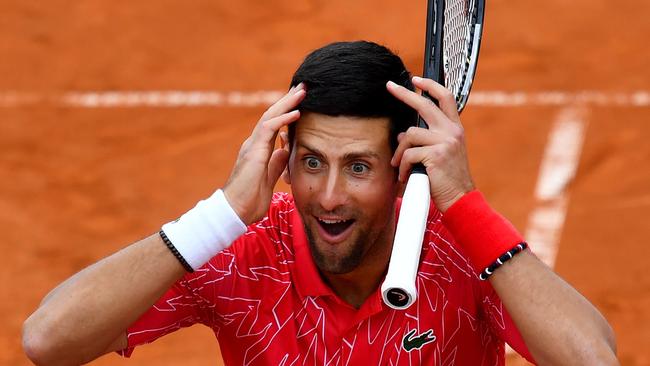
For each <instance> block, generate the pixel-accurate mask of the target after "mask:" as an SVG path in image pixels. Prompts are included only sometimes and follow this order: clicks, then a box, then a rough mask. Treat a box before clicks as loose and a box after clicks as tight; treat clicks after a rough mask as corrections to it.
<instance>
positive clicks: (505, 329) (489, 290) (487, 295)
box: [479, 281, 535, 364]
mask: <svg viewBox="0 0 650 366" xmlns="http://www.w3.org/2000/svg"><path fill="white" fill-rule="evenodd" d="M479 286H480V291H481V299H482V304H481V305H482V311H483V313H484V315H485V317H486V318H487V321H488V324H489V326H490V328H491V329H492V331H493V332H494V333H495V334H496V335H497V337H499V338H500V339H502V340H503V341H504V342H506V343H507V344H508V345H510V347H512V349H514V350H515V351H516V352H517V353H519V354H520V355H521V356H522V357H524V358H525V359H526V360H528V361H529V362H531V363H533V364H535V360H533V356H532V355H531V354H530V351H529V350H528V347H527V346H526V343H524V339H523V337H522V336H521V333H519V330H518V329H517V326H516V325H515V323H514V321H513V320H512V318H511V317H510V314H508V311H507V310H506V308H505V306H503V303H502V302H501V299H500V298H499V296H498V295H497V293H496V291H495V290H494V288H493V287H492V285H491V284H490V282H488V281H480V283H479Z"/></svg>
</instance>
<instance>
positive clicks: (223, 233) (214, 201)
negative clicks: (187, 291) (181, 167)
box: [162, 189, 246, 270]
mask: <svg viewBox="0 0 650 366" xmlns="http://www.w3.org/2000/svg"><path fill="white" fill-rule="evenodd" d="M162 230H163V231H164V232H165V235H167V238H169V240H170V241H171V242H172V244H174V247H176V250H178V252H179V253H180V254H181V255H182V256H183V258H185V260H186V261H187V263H189V265H190V266H192V268H193V269H195V270H196V269H198V268H200V267H201V266H203V265H204V264H205V263H207V262H208V261H209V260H210V259H211V258H212V257H214V256H215V255H217V254H218V253H219V252H221V251H222V250H224V249H226V248H228V247H229V246H230V244H231V243H232V242H233V241H235V239H237V238H238V237H239V236H241V235H242V234H244V233H245V232H246V225H245V224H244V223H243V222H242V221H241V219H240V218H239V216H237V213H236V212H235V210H233V209H232V207H230V204H229V203H228V200H226V196H225V195H224V194H223V191H222V190H221V189H219V190H217V191H216V192H214V194H213V195H212V196H210V197H209V198H207V199H205V200H202V201H199V203H197V204H196V206H194V208H192V209H191V210H189V211H187V212H186V213H185V214H183V215H182V216H181V217H180V218H179V219H178V220H175V221H172V222H170V223H167V224H165V225H163V227H162Z"/></svg>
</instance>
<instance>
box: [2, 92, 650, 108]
mask: <svg viewBox="0 0 650 366" xmlns="http://www.w3.org/2000/svg"><path fill="white" fill-rule="evenodd" d="M283 94H284V92H283V91H281V90H257V91H226V92H224V91H202V90H189V91H181V90H150V91H129V90H127V91H70V92H63V93H61V94H54V95H44V94H37V93H20V92H0V108H2V107H4V108H11V107H19V106H29V105H36V104H39V103H44V102H46V103H49V104H53V105H61V106H66V107H74V108H134V107H145V108H165V107H265V106H269V105H271V104H273V103H274V102H275V101H277V100H278V99H280V97H281V96H282V95H283ZM468 105H469V106H476V107H517V106H570V105H585V106H619V107H649V106H650V91H646V90H639V91H634V92H603V91H594V90H584V91H577V92H567V91H540V92H522V91H517V92H505V91H481V90H476V91H474V92H472V93H471V95H470V99H469V104H468Z"/></svg>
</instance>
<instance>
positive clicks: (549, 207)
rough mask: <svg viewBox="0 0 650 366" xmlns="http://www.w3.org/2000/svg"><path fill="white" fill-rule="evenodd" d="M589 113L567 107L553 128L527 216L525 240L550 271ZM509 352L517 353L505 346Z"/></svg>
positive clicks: (573, 107)
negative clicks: (533, 198) (533, 206)
mask: <svg viewBox="0 0 650 366" xmlns="http://www.w3.org/2000/svg"><path fill="white" fill-rule="evenodd" d="M586 113H587V110H586V108H585V107H584V106H569V107H565V108H563V109H562V110H561V111H560V113H559V114H558V116H557V118H556V120H555V122H554V123H553V126H551V131H550V133H549V137H548V142H547V144H546V148H545V150H544V155H543V157H542V164H541V166H540V171H539V177H538V178H537V186H536V188H535V201H536V206H535V208H534V209H533V211H532V212H531V213H530V216H529V217H528V224H527V228H526V234H525V235H524V237H525V238H526V241H527V242H528V243H529V244H530V247H531V249H532V250H533V252H534V253H535V255H536V256H537V257H538V258H539V259H540V260H541V261H542V262H544V263H546V265H548V266H549V267H551V268H553V266H554V265H555V260H556V258H557V250H558V245H559V241H560V235H561V234H562V229H563V227H564V221H565V218H566V211H567V206H568V203H569V193H568V192H567V186H568V185H569V184H570V183H571V182H572V181H573V178H574V177H575V174H576V171H577V169H578V162H579V161H580V153H581V151H582V144H583V142H584V136H585V131H586V129H587V122H586ZM506 353H508V354H512V353H515V351H514V350H513V349H512V348H511V347H510V346H508V345H506Z"/></svg>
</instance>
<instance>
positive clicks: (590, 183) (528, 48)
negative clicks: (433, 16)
mask: <svg viewBox="0 0 650 366" xmlns="http://www.w3.org/2000/svg"><path fill="white" fill-rule="evenodd" d="M425 4H426V3H425V1H424V0H417V1H404V2H400V1H386V0H374V1H366V0H364V1H353V2H348V1H339V0H331V1H284V0H283V1H269V2H260V1H251V0H244V1H237V2H234V1H224V0H211V1H204V0H198V1H191V2H185V1H180V0H175V1H174V0H161V1H156V2H152V1H149V2H120V1H117V2H116V1H109V0H91V1H82V2H74V1H63V0H51V1H46V2H33V1H22V0H13V1H11V0H4V1H3V2H2V18H1V20H0V55H1V56H0V75H1V77H0V176H1V177H2V179H0V228H2V241H1V244H0V249H1V251H2V258H3V260H2V266H1V269H0V285H1V286H2V287H1V289H2V291H1V293H2V301H0V324H2V330H1V331H0V364H2V365H24V364H28V360H27V359H26V358H25V356H23V353H22V350H21V346H20V328H21V324H22V322H23V321H24V320H25V319H26V318H27V316H28V315H29V314H30V313H31V312H32V311H33V310H34V309H35V308H36V307H37V305H38V303H39V301H40V300H41V299H42V298H43V296H44V295H45V294H46V293H47V292H48V291H49V290H50V289H52V288H53V287H54V286H56V285H57V284H58V283H60V282H61V281H63V280H64V279H65V278H67V277H68V276H70V275H72V274H73V273H74V272H77V271H78V270H80V269H82V268H83V267H85V266H87V265H89V264H91V263H93V262H94V261H96V260H98V259H100V258H102V257H104V256H106V255H109V254H110V253H112V252H114V251H116V250H118V249H120V248H122V247H123V246H125V245H127V244H128V243H130V242H133V241H135V240H138V239H140V238H142V237H144V236H146V235H149V234H150V233H152V232H154V231H157V230H158V229H159V227H160V225H161V224H162V223H164V222H166V221H169V220H171V219H173V218H175V217H176V216H178V215H179V214H180V213H182V212H184V211H185V210H187V209H188V208H190V207H191V206H192V205H193V204H194V203H195V202H196V201H197V200H199V199H201V198H204V197H206V196H208V195H209V194H210V193H211V192H213V191H214V190H215V189H216V188H218V187H220V186H221V185H223V184H224V182H225V180H226V178H227V177H228V174H229V171H230V167H231V166H232V163H233V161H234V158H235V156H236V153H237V151H238V149H239V145H240V143H241V142H242V141H243V140H244V138H245V137H246V136H247V134H248V132H249V131H250V129H251V127H252V126H253V124H254V123H255V122H256V121H257V119H258V118H259V116H260V114H261V113H262V112H263V111H264V110H265V108H266V103H267V99H269V98H272V96H273V95H274V94H273V93H272V92H275V91H282V90H285V89H286V88H287V84H288V82H289V80H290V76H291V74H292V72H293V70H294V69H295V67H296V66H297V65H298V64H299V63H300V61H301V60H302V58H303V57H304V55H305V54H306V53H307V52H309V51H310V50H312V49H314V48H316V47H319V46H321V45H324V44H326V43H329V42H332V41H336V40H355V39H368V40H374V41H377V42H380V43H384V44H386V45H388V46H390V47H391V48H392V49H394V50H396V51H397V52H398V53H399V54H400V55H401V56H402V57H403V58H404V60H405V62H406V63H407V65H408V66H409V68H410V69H411V70H413V71H414V72H415V73H419V72H420V70H421V57H422V47H423V43H424V41H423V38H424V35H423V29H424V21H425V19H424V17H425V15H424V9H425V6H426V5H425ZM648 14H650V3H649V2H646V1H632V0H622V1H618V2H606V1H602V0H600V1H587V0H574V1H566V0H551V1H543V2H540V1H533V0H523V1H505V0H492V1H489V4H488V8H487V14H486V29H485V38H484V42H483V47H482V54H481V61H480V64H479V70H478V78H477V82H476V84H475V87H474V91H475V93H476V94H475V97H474V98H472V97H470V102H469V105H468V107H467V109H466V111H465V112H464V113H463V123H464V125H465V127H466V130H467V136H468V137H467V139H468V145H469V153H470V162H471V164H472V168H473V174H474V177H475V180H476V183H477V185H478V187H479V188H480V189H481V190H483V192H484V193H485V194H486V195H487V196H488V198H489V200H490V201H491V202H492V204H493V205H494V206H495V207H496V208H497V209H499V210H500V211H501V212H502V213H504V214H505V215H506V216H507V217H509V218H510V219H511V220H512V221H513V223H514V224H515V225H516V226H517V227H518V228H519V229H520V230H521V231H523V232H527V233H528V232H530V233H533V232H534V233H537V235H540V236H539V237H540V238H542V239H543V240H542V239H540V242H543V243H542V244H539V245H546V244H548V243H551V244H553V243H555V244H557V256H551V258H552V259H554V261H553V262H554V267H555V268H556V270H557V271H558V272H559V273H560V274H561V275H562V276H563V277H564V278H565V279H567V280H568V281H569V282H570V283H571V284H573V285H574V286H575V287H576V288H577V289H578V290H579V291H580V292H582V293H583V294H584V295H585V296H586V297H588V298H589V299H590V300H591V301H592V302H593V303H594V304H595V305H596V306H597V307H598V308H599V309H600V311H601V312H602V313H603V314H604V315H605V316H606V317H607V319H608V320H609V321H610V323H611V324H612V325H613V327H614V330H615V332H616V335H617V338H618V355H619V358H620V360H621V363H622V364H623V365H650V349H649V348H648V340H650V270H649V269H650V265H649V263H650V260H649V259H648V258H650V250H649V249H648V248H649V246H648V234H649V233H650V229H649V226H650V144H649V143H648V139H650V94H649V93H650V71H649V70H650V68H649V66H650V61H649V59H650V52H648V51H647V35H648V34H650V22H649V21H648ZM608 22H609V23H608ZM107 92H115V93H113V94H108V95H107V94H106V93H107ZM172 92H174V93H176V94H173V93H172ZM267 92H271V93H267ZM129 93H131V94H129ZM138 93H139V94H138ZM192 93H194V94H192ZM210 93H212V94H210ZM129 95H130V97H129ZM75 98H76V99H75ZM84 98H85V99H84ZM93 98H94V99H93ZM102 98H104V99H102ZM111 98H112V99H111ZM192 98H193V99H192ZM219 98H221V99H219ZM192 101H193V102H192ZM567 123H568V124H569V125H570V126H573V127H571V128H573V129H572V130H571V129H570V130H571V131H573V133H574V134H571V133H569V134H568V135H566V134H565V135H564V136H565V137H566V136H569V137H570V138H565V139H561V138H560V140H558V141H560V144H559V146H560V149H559V150H554V151H555V155H553V153H552V152H551V153H549V146H550V144H549V141H550V136H552V135H553V133H556V132H557V130H556V129H557V128H559V127H558V126H562V125H563V124H565V125H566V124H567ZM565 132H566V131H565ZM580 142H581V143H580ZM563 146H564V147H566V149H563V148H562V147H563ZM572 149H573V150H572ZM567 150H569V151H573V152H574V154H573V155H571V154H569V155H571V156H568V157H567V156H564V155H563V154H562V152H563V151H567ZM558 151H559V152H560V153H559V154H558ZM549 154H550V155H549ZM565 155H566V154H565ZM567 159H568V160H567ZM571 159H573V160H571ZM567 161H568V162H567ZM543 162H546V163H543ZM545 164H547V165H545ZM571 164H573V165H571ZM567 166H569V169H568V170H567V169H566V167H567ZM571 166H573V167H574V168H575V174H573V173H572V172H573V170H572V169H570V167H571ZM544 167H550V168H548V170H547V169H546V168H544ZM563 167H564V168H563ZM563 169H564V170H563ZM542 172H545V173H543V174H542ZM554 177H555V178H554ZM558 177H559V178H558ZM544 179H546V180H544ZM541 181H544V182H547V183H540V182H541ZM548 182H550V183H548ZM553 182H555V183H553ZM539 184H542V185H543V184H550V186H551V188H553V189H550V190H551V193H550V194H547V195H543V194H542V195H540V193H539V191H538V190H539V188H538V185H539ZM553 184H555V185H553ZM280 189H286V187H280ZM547 193H548V192H547ZM544 210H546V211H544ZM540 212H541V213H542V214H540V215H541V216H535V215H536V213H540ZM544 212H546V214H544ZM535 217H537V218H540V219H539V220H536V219H534V218H535ZM535 237H537V236H535ZM529 239H531V238H529ZM536 244H538V243H536V242H535V241H534V240H532V239H531V246H532V247H533V249H535V248H536ZM98 291H101V289H98ZM116 301H119V299H116ZM220 362H221V359H220V356H219V351H218V346H217V343H216V341H215V340H214V337H213V335H212V334H211V332H210V331H209V330H208V329H206V328H202V327H201V326H196V327H192V328H190V329H187V330H182V331H179V332H177V333H176V334H174V335H171V336H169V337H167V338H164V339H162V340H160V341H158V342H156V343H155V344H153V345H149V346H145V347H141V348H139V349H137V350H136V352H135V353H134V356H133V358H132V359H131V361H130V362H129V363H128V364H131V365H179V364H184V365H206V364H220ZM520 362H521V361H519V360H517V359H516V358H515V357H511V360H510V364H513V365H514V364H520ZM95 364H97V365H120V364H127V362H126V361H123V360H122V359H121V358H120V357H119V356H117V355H108V356H106V357H104V358H102V359H100V360H99V361H96V362H95Z"/></svg>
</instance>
